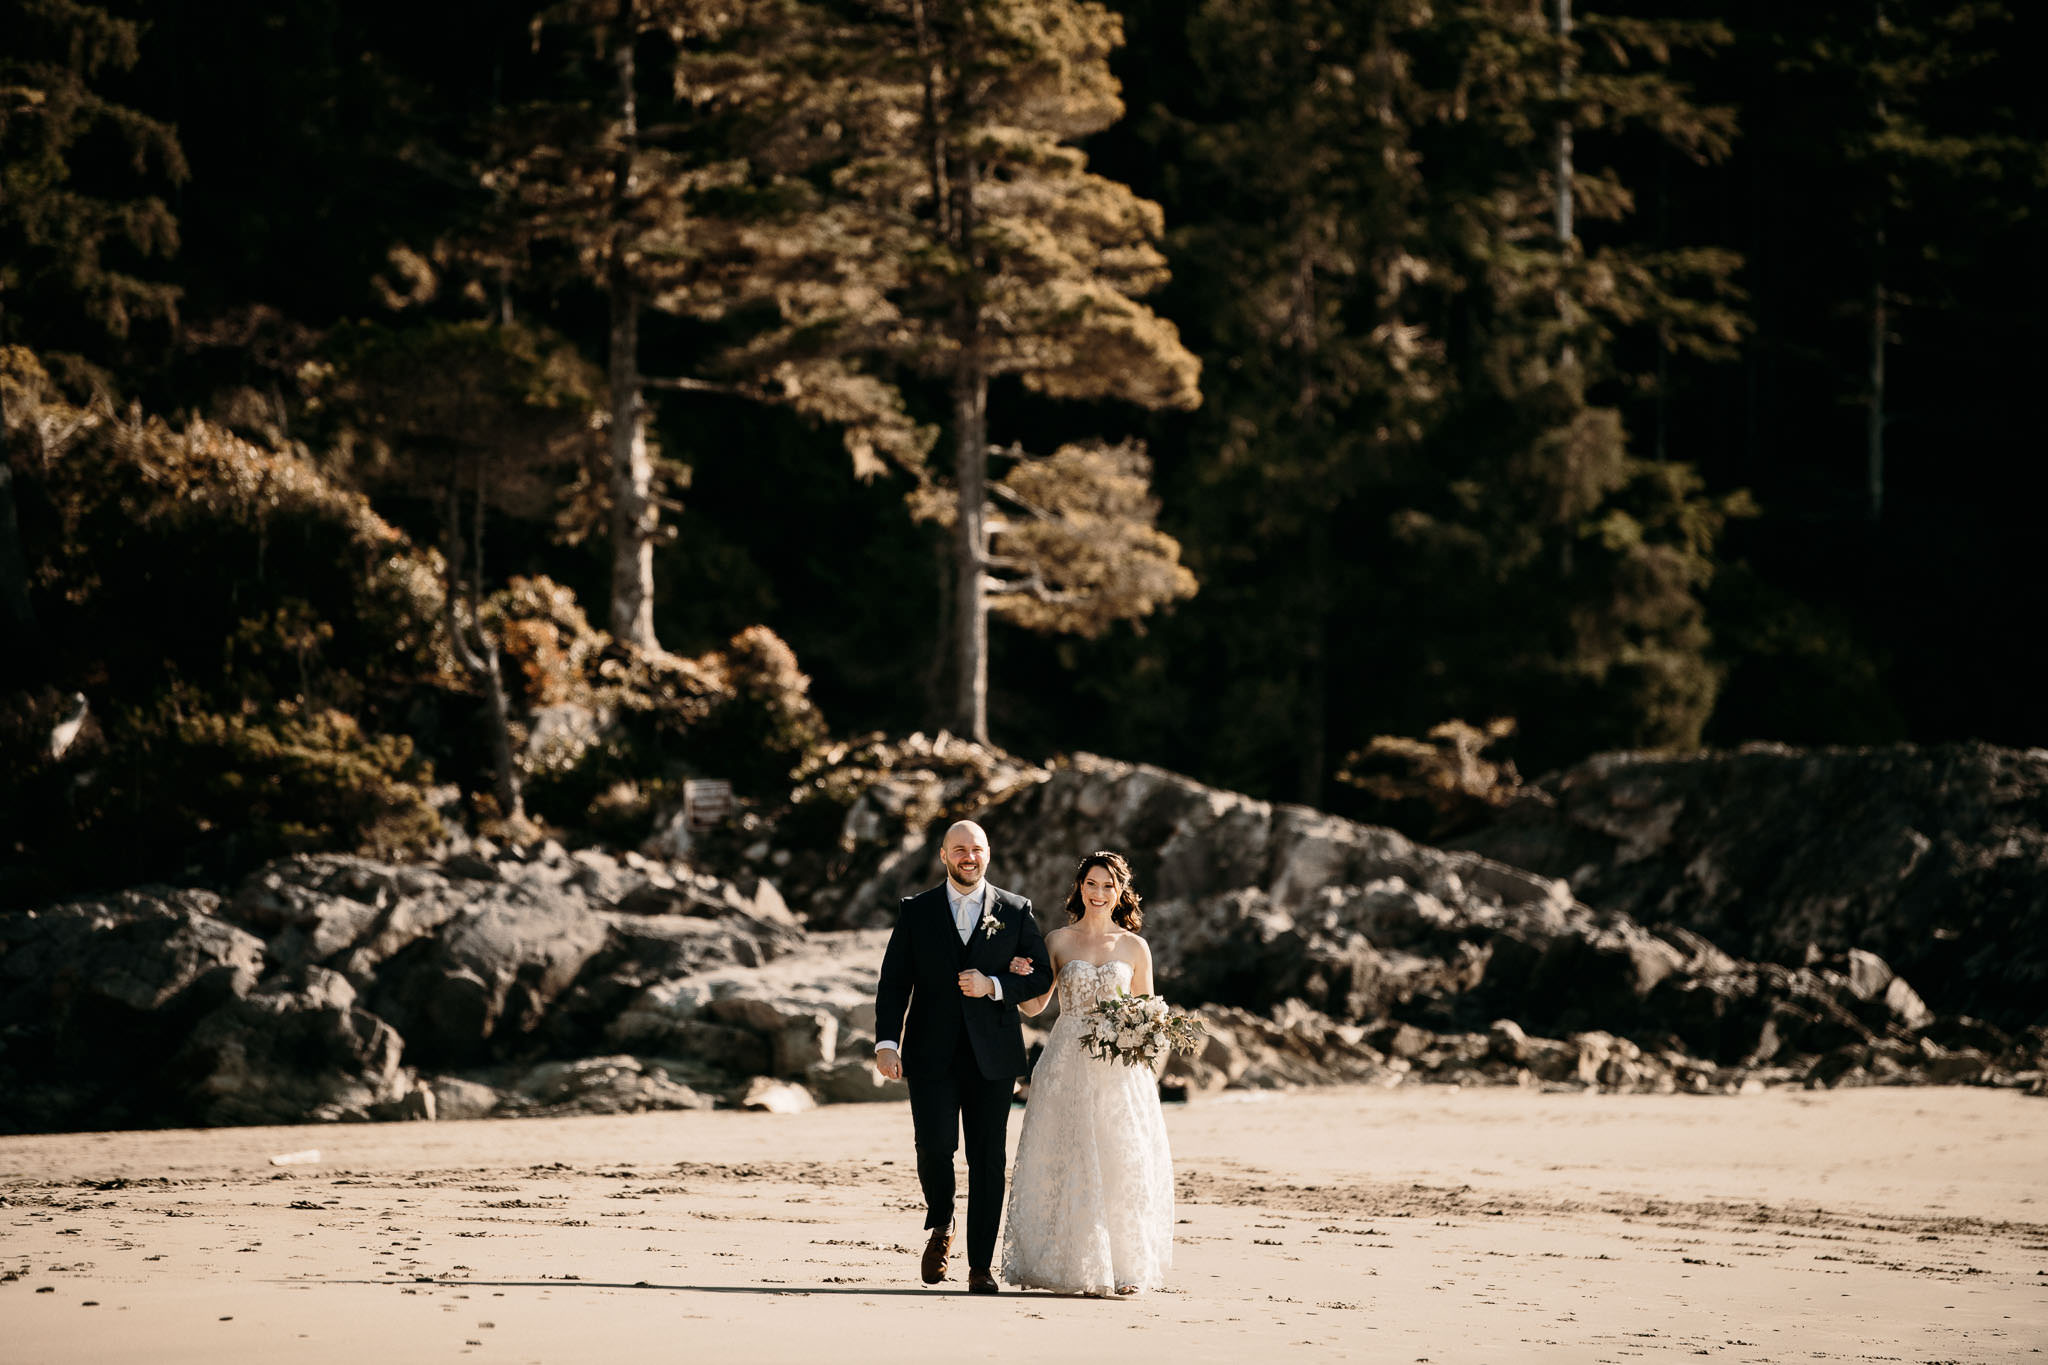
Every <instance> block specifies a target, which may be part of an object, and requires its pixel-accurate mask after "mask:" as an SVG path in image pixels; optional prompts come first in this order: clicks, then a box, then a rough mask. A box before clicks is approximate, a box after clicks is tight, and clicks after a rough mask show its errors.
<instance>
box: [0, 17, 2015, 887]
mask: <svg viewBox="0 0 2048 1365" xmlns="http://www.w3.org/2000/svg"><path fill="white" fill-rule="evenodd" d="M2044 37H2048V12H2044V10H2043V8H2042V7H2041V6H2038V5H2024V4H2017V3H2013V4H2005V3H1997V2H1996V0H1856V2H1855V3H1844V2H1843V0H1811V3H1807V4H1803V5H1798V6H1783V5H1766V4H1763V3H1760V2H1759V0H1665V2H1664V3H1650V2H1649V0H1606V3H1603V4H1600V5H1598V6H1594V5H1592V4H1591V3H1590V2H1589V0H1170V2H1166V0H1114V2H1113V3H1094V2H1093V0H559V2H558V3H550V4H540V3H513V4H485V3H479V2H478V0H454V2H453V3H448V4H444V5H436V6H418V5H399V4H394V3H389V0H354V2H353V3H347V4H344V3H340V0H289V2H288V3H282V4H254V3H248V0H212V2H211V3H206V4H199V3H194V2H193V0H146V2H145V0H133V2H132V3H130V2H125V0H124V2H123V3H109V4H89V3H82V0H0V424H4V429H5V437H6V461H5V464H4V466H0V615H4V630H5V633H6V641H7V643H6V647H5V650H4V656H5V657H4V665H0V669H4V675H0V764H4V766H5V770H6V774H7V776H6V780H5V782H4V783H0V819H4V821H5V827H6V834H5V854H4V856H0V863H4V864H5V869H4V871H0V902H6V903H9V904H32V903H36V902H38V901H40V900H44V899H48V898H50V897H53V896H57V895H61V894H65V893H68V892H72V891H75V890H79V889H104V888H108V887H113V886H121V885H128V884H131V883H135V882H141V881H182V882H191V881H199V882H214V883H218V882H225V881H227V880H229V879H231V878H233V877H235V876H238V875H240V874H241V873H243V872H245V871H246V870H247V869H248V868H250V867H251V866H253V865H255V864H256V863H258V862H260V861H262V860H263V859H266V858H269V857H273V856H276V855H277V854H278V853H280V852H285V851H294V850H317V849H357V848H361V849H367V850H370V851H372V852H376V853H379V854H385V855H389V856H401V855H403V854H405V853H406V852H408V851H416V850H419V849H423V848H426V847H428V846H431V845H432V844H433V843H434V842H435V841H436V840H438V839H440V838H442V837H443V833H444V831H445V829H446V827H447V826H448V824H449V823H450V822H462V823H465V824H468V825H471V826H473V827H476V828H481V829H492V830H504V831H508V832H510V833H512V834H513V835H514V836H515V837H516V836H517V835H518V834H520V833H521V832H524V831H531V830H540V829H545V830H552V831H558V832H561V833H563V834H564V835H565V836H566V837H569V838H572V839H592V840H605V841H613V842H619V843H626V844H631V843H633V842H636V841H637V840H638V839H640V838H642V837H644V836H645V835H646V834H647V832H648V830H649V829H650V827H651V826H652V824H653V823H654V822H655V821H656V820H657V819H659V818H660V817H661V816H662V814H663V812H664V811H665V810H667V809H669V808H672V807H673V805H674V804H675V802H676V801H677V800H678V799H679V796H678V794H679V792H680V790H681V784H682V783H683V782H684V781H685V780H687V779H689V778H691V777H707V776H708V777H723V778H728V779H730V780H731V781H732V782H733V783H734V785H735V787H736V789H737V791H738V793H739V796H740V798H741V801H742V805H743V806H748V807H751V806H755V805H761V806H766V805H769V804H774V803H787V802H788V801H789V800H790V799H792V798H791V792H792V782H793V781H803V780H810V781H812V782H813V786H814V787H817V786H819V785H820V783H821V781H822V779H820V774H821V773H822V772H824V771H825V770H826V769H828V768H829V766H830V763H831V761H832V760H831V758H830V755H831V754H832V753H833V752H836V751H835V750H834V749H833V747H832V746H833V745H835V744H845V743H848V742H857V741H860V740H862V738H863V737H865V736H870V735H874V734H877V733H879V734H882V735H902V734H906V733H908V732H911V731H913V730H923V731H925V732H927V733H932V732H936V731H938V730H941V729H945V730H949V731H951V733H953V734H954V735H957V736H963V737H967V738H972V739H976V740H980V741H983V742H986V743H991V744H994V745H997V746H1000V747H1002V748H1004V749H1006V750H1009V751H1012V752H1014V753H1017V754H1021V755H1025V756H1027V757H1030V758H1032V759H1034V760H1042V759H1045V758H1048V757H1050V756H1052V755H1055V754H1059V753H1065V752H1073V751H1078V750H1087V751H1092V752H1097V753H1102V754H1107V755H1110V756H1114V757H1118V758H1123V759H1130V760H1139V761H1144V762H1148V763H1154V764H1159V765H1162V766H1165V767H1168V768H1172V769H1175V770H1178V771H1181V772H1185V773H1188V774H1190V775H1192V776H1195V777H1197V778H1199V779H1201V780H1202V781H1205V782H1209V783H1213V784H1216V785H1219V786H1223V787H1228V788H1232V789H1235V790H1239V791H1244V792H1248V793H1251V794H1253V795H1257V796H1261V797H1265V798H1270V799H1274V800H1281V801H1293V802H1302V803H1306V804H1310V805H1314V806H1318V807H1322V808H1326V809H1332V810H1337V811H1340V812H1344V813H1348V814H1353V815H1357V816H1360V817H1362V818H1373V819H1392V820H1393V821H1394V822H1395V823H1403V822H1404V821H1405V822H1406V823H1407V824H1408V825H1410V826H1411V832H1416V833H1419V834H1422V835H1425V836H1427V835H1431V834H1434V833H1439V832H1441V830H1440V828H1439V827H1437V826H1435V825H1433V824H1432V823H1431V819H1422V820H1421V821H1420V823H1419V824H1418V823H1417V820H1416V818H1415V817H1414V816H1413V815H1412V809H1413V807H1412V803H1406V802H1404V800H1403V796H1404V793H1405V792H1408V791H1410V790H1411V788H1412V784H1413V783H1415V782H1419V781H1422V780H1423V779H1422V778H1421V777H1418V776H1417V774H1418V773H1419V772H1421V771H1422V770H1424V769H1426V768H1428V767H1429V765H1431V764H1437V765H1442V764H1444V763H1457V764H1462V765H1464V766H1465V767H1466V768H1470V769H1475V770H1478V771H1483V772H1484V773H1486V774H1488V777H1487V780H1488V781H1492V782H1497V783H1503V784H1507V785H1510V786H1511V785H1512V784H1513V783H1514V782H1515V781H1517V780H1519V777H1518V775H1526V776H1533V775H1535V774H1538V773H1542V772H1545V771H1549V770H1552V769H1555V768H1558V767H1560V766H1563V765H1567V764H1570V763H1572V762H1575V761H1577V760H1579V759H1582V758H1584V757H1586V756H1588V755H1590V754H1593V753H1596V752H1601V751H1607V750H1615V749H1651V750H1665V751H1672V752H1678V753H1684V752H1688V751H1694V750H1698V749H1700V748H1702V747H1714V748H1731V747H1735V746H1739V745H1742V744H1745V743H1751V742H1759V741H1762V742H1780V743H1787V744H1793V745H1866V744H1880V743H1890V742H1898V741H1911V742H1925V743H1932V742H1940V741H1947V740H1955V739H1964V738H1973V739H1982V740H1986V741H1991V742H1994V743H1999V744H2008V745H2021V746H2025V745H2035V744H2040V743H2042V742H2043V730H2042V726H2041V723H2040V721H2039V719H2038V709H2037V706H2036V703H2035V698H2036V694H2037V691H2038V682H2037V679H2038V670H2037V666H2036V663H2037V658H2038V656H2039V654H2040V650H2039V648H2038V644H2037V639H2036V634H2037V626H2038V622H2039V621H2040V620H2041V619H2042V615H2043V608H2044V607H2048V577H2044V575H2043V574H2042V573H2041V572H2040V570H2039V567H2038V564H2037V562H2036V552H2035V549H2034V545H2035V542H2036V540H2037V539H2038V536H2037V532H2036V528H2035V527H2034V525H2033V523H2034V522H2035V520H2036V517H2037V510H2036V509H2038V508H2039V507H2040V506H2041V505H2042V504H2043V501H2044V496H2048V462H2044V461H2043V460H2042V459H2041V458H2040V452H2041V439H2040V436H2039V434H2038V428H2039V421H2038V418H2037V416H2036V415H2035V414H2034V413H2033V411H2032V409H2031V407H2030V404H2031V400H2032V396H2033V393H2034V392H2035V386H2036V385H2037V384H2038V382H2039V375H2040V373H2041V370H2042V366H2043V362H2044V361H2048V278H2044V264H2048V227H2044V223H2043V218H2042V214H2041V212H2040V209H2041V207H2042V205H2043V204H2044V203H2048V196H2044V193H2043V191H2044V189H2048V127H2044V112H2048V97H2044V94H2043V90H2042V83H2041V81H2040V80H2039V77H2038V74H2037V72H2036V70H2035V67H2036V63H2037V60H2038V58H2039V56H2040V55H2041V54H2042V53H2043V52H2044V51H2048V42H2044ZM2030 432H2032V433H2035V434H2033V435H2029V434H2028V433H2030ZM1482 755H1483V758H1482ZM822 786H824V787H829V782H822ZM1442 815H1443V812H1442V811H1438V812H1437V816H1436V817H1433V818H1436V819H1439V820H1440V818H1441V817H1442Z"/></svg>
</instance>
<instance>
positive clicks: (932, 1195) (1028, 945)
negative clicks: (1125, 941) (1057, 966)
mask: <svg viewBox="0 0 2048 1365" xmlns="http://www.w3.org/2000/svg"><path fill="white" fill-rule="evenodd" d="M939 859H940V861H942V862H943V863H945V865H946V880H945V882H944V884H943V885H940V886H935V887H933V888H932V889H931V890H929V891H927V892H925V893H924V894H923V895H919V896H910V897H907V898H906V899H905V900H904V902H903V905H902V907H901V908H900V909H899V910H898V911H897V912H896V929H895V932H894V933H892V934H890V935H889V948H888V951H887V952H885V953H884V954H883V956H882V976H881V980H880V981H879V982H878V983H877V984H876V987H875V1037H876V1038H877V1039H879V1040H880V1041H878V1042H877V1043H876V1044H875V1067H876V1069H877V1070H879V1071H880V1072H881V1073H882V1074H883V1075H884V1076H886V1077H888V1078H889V1079H890V1080H895V1079H897V1078H899V1077H905V1076H907V1077H908V1078H909V1082H910V1122H911V1128H912V1130H913V1132H914V1134H915V1137H916V1142H917V1179H918V1182H919V1183H920V1184H922V1185H923V1186H924V1203H925V1218H924V1225H925V1228H926V1229H927V1230H928V1231H929V1232H930V1234H931V1236H930V1239H929V1240H928V1241H927V1242H926V1243H925V1249H924V1282H925V1283H926V1284H937V1283H938V1282H939V1281H940V1280H943V1279H945V1278H946V1257H947V1256H948V1255H949V1254H950V1253H951V1252H952V1249H953V1152H954V1150H955V1149H956V1148H957V1147H958V1146H959V1145H960V1136H961V1132H962V1130H963V1129H964V1130H965V1132H966V1136H967V1290H968V1292H969V1293H971V1294H993V1293H995V1292H996V1279H995V1275H994V1274H993V1273H992V1268H993V1263H994V1259H995V1250H996V1228H997V1227H998V1225H1000V1223H1001V1222H1002V1217H1003V1171H1004V1168H1005V1166H1006V1164H1007V1161H1008V1154H1007V1152H1006V1150H1005V1149H1006V1147H1007V1145H1008V1141H1009V1124H1010V1096H1011V1094H1012V1092H1013V1091H1015V1089H1016V1086H1017V1077H1019V1076H1021V1075H1023V1074H1024V1033H1023V1030H1022V1028H1021V1027H1020V1026H1019V1025H1018V1023H1017V1002H1018V1001H1020V1000H1030V999H1033V998H1034V997H1036V996H1040V995H1043V994H1045V992H1046V991H1047V990H1049V989H1050V988H1051V987H1052V960H1051V958H1050V957H1048V956H1047V954H1046V951H1045V939H1044V936H1043V935H1041V934H1040V933H1039V932H1038V921H1037V920H1035V919H1033V918H1032V916H1031V902H1030V901H1028V900H1025V899H1024V898H1023V897H1022V896H1017V895H1012V894H1011V893H1010V892H1008V891H1002V890H999V889H997V888H996V887H993V886H990V885H989V884H988V880H987V873H988V862H989V855H988V835H987V834H986V833H985V832H984V831H983V830H982V828H981V826H980V825H977V824H975V823H973V822H972V821H969V820H962V821H960V822H959V823H958V824H956V825H954V826H953V827H952V828H951V829H949V830H947V831H946V837H945V840H944V841H943V842H942V843H941V844H940V846H939ZM1014 957H1024V958H1029V959H1030V961H1031V974H1030V975H1029V976H1007V968H1008V966H1009V962H1010V959H1011V958H1014ZM906 1013H907V1015H908V1017H907V1018H906V1017H905V1016H906Z"/></svg>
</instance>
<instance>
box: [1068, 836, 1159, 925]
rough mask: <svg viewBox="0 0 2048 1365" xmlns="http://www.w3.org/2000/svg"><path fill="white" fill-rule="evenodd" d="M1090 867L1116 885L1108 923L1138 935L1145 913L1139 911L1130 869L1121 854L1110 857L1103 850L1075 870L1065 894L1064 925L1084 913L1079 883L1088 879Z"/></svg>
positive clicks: (1090, 855) (1089, 856) (1108, 853)
mask: <svg viewBox="0 0 2048 1365" xmlns="http://www.w3.org/2000/svg"><path fill="white" fill-rule="evenodd" d="M1092 867H1099V868H1101V869H1102V870H1103V871H1104V872H1107V873H1108V874H1109V879H1110V880H1111V881H1113V882H1115V883H1116V891H1117V897H1116V908H1115V909H1113V910H1111V911H1110V912H1109V917H1110V919H1111V920H1113V921H1115V922H1116V924H1117V925H1119V926H1120V927H1122V928H1125V929H1128V930H1130V931H1131V932H1132V933H1134V934H1135V933H1137V932H1138V928H1139V926H1140V925H1142V924H1144V922H1145V912H1144V910H1143V909H1142V908H1141V907H1140V904H1139V901H1138V892H1137V890H1136V889H1135V888H1134V887H1133V886H1132V885H1131V865H1130V864H1129V863H1127V862H1125V861H1124V855H1123V854H1121V853H1112V852H1110V851H1109V850H1108V849H1106V848H1098V849H1096V850H1095V852H1093V853H1091V854H1089V855H1088V856H1087V857H1085V858H1083V859H1082V860H1081V865H1080V866H1079V867H1076V868H1075V869H1074V889H1073V890H1071V891H1069V892H1067V923H1069V924H1072V923H1073V922H1074V921H1075V920H1078V919H1080V918H1081V916H1082V915H1084V914H1086V913H1087V909H1086V907H1085V906H1083V905H1082V904H1081V883H1082V882H1084V881H1086V880H1087V879H1088V869H1090V868H1092Z"/></svg>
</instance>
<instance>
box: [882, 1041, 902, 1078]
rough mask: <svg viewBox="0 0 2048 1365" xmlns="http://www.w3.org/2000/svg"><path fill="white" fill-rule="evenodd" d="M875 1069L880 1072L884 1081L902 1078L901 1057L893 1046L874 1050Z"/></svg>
mask: <svg viewBox="0 0 2048 1365" xmlns="http://www.w3.org/2000/svg"><path fill="white" fill-rule="evenodd" d="M875 1070H877V1071H879V1072H881V1073H882V1079H883V1080H885V1081H900V1080H902V1079H903V1058H902V1056H901V1054H899V1053H898V1052H897V1051H896V1049H895V1048H893V1047H885V1048H880V1049H878V1050H877V1051H876V1052H875Z"/></svg>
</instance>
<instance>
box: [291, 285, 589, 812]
mask: <svg viewBox="0 0 2048 1365" xmlns="http://www.w3.org/2000/svg"><path fill="white" fill-rule="evenodd" d="M328 353H329V355H330V357H331V358H332V359H331V370H330V371H329V373H328V375H327V377H326V379H325V381H324V383H323V384H322V385H321V389H322V394H323V402H324V403H325V405H326V406H327V407H328V408H329V410H330V411H331V412H332V413H333V414H334V415H335V416H336V417H337V418H338V419H339V422H340V425H341V426H342V428H343V432H344V439H347V438H349V437H354V438H358V439H361V438H367V440H366V442H365V444H367V446H368V449H367V450H365V451H363V452H361V456H360V458H359V459H358V461H357V470H356V474H357V477H358V479H359V480H360V481H361V482H362V483H364V484H365V485H367V486H369V487H370V488H372V489H377V490H381V491H394V490H396V491H403V492H411V493H415V494H421V495H424V496H426V497H428V498H431V499H434V500H436V501H438V502H439V503H440V505H441V511H442V535H441V556H440V568H441V571H442V574H443V579H444V582H443V593H442V614H441V626H442V630H443V634H444V638H445V639H446V640H447V643H448V648H449V651H450V653H451V654H452V656H453V658H454V661H455V663H456V665H458V666H459V667H460V668H461V669H462V670H463V672H465V673H466V674H467V675H468V676H469V679H470V682H471V684H472V685H473V686H475V687H476V688H477V689H478V690H479V691H480V692H481V693H482V694H483V700H484V714H485V718H486V722H487V724H488V727H489V735H490V745H491V759H492V765H493V767H494V769H495V772H496V778H497V783H496V804H497V811H498V814H499V816H500V817H501V818H502V819H504V820H506V821H508V822H510V823H511V824H512V825H513V826H514V827H517V826H519V825H521V824H522V823H523V822H524V820H525V818H526V808H525V803H524V800H523V797H522V793H521V776H520V769H519V765H518V762H517V760H516V754H515V749H516V740H517V736H516V734H515V729H514V727H515V725H516V724H518V723H519V718H518V716H517V715H516V706H515V698H514V693H515V690H516V689H515V688H514V687H513V686H511V685H509V684H508V682H507V679H506V677H505V672H504V667H503V664H502V660H501V656H500V652H499V649H498V642H497V641H495V640H493V639H492V638H491V637H490V636H489V634H487V633H486V631H485V629H484V627H483V622H482V619H481V618H482V615H483V603H484V599H485V591H484V582H485V572H484V547H485V530H486V526H487V515H488V513H489V512H490V511H491V510H493V509H495V510H497V511H499V512H501V513H510V514H512V515H515V516H523V517H526V518H529V519H532V518H542V517H547V516H549V515H550V514H551V513H552V512H553V511H554V510H555V504H556V501H557V496H556V495H557V489H558V487H559V482H558V476H559V471H561V470H563V469H564V468H575V467H581V466H584V465H587V464H590V463H597V462H598V461H596V460H595V459H593V456H595V455H596V452H595V451H592V450H590V449H588V448H587V447H589V446H590V445H591V444H593V439H594V436H595V433H596V427H597V423H596V422H595V421H594V419H595V418H596V417H597V415H598V414H599V413H601V412H602V410H603V388H604V386H603V383H602V380H601V379H600V377H599V376H598V375H597V374H596V373H594V372H593V370H592V367H590V366H589V365H588V364H587V363H585V362H584V361H583V360H582V358H581V357H580V356H578V355H577V354H576V352H575V350H574V349H573V348H572V347H571V346H569V345H568V343H567V342H565V341H564V340H563V339H562V338H560V337H557V336H553V335H550V334H548V333H546V332H544V331H539V330H536V329H534V328H531V327H526V326H522V325H519V324H516V323H509V324H498V323H485V322H456V323H425V324H419V325H415V326H412V327H409V328H403V329H392V328H385V327H372V326H367V325H358V326H355V327H350V328H345V329H343V330H342V331H341V332H340V333H339V334H338V335H336V336H335V337H334V338H332V339H331V340H330V343H329V347H328ZM465 511H466V515H465Z"/></svg>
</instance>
